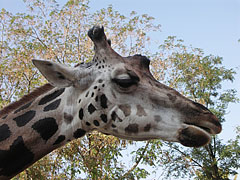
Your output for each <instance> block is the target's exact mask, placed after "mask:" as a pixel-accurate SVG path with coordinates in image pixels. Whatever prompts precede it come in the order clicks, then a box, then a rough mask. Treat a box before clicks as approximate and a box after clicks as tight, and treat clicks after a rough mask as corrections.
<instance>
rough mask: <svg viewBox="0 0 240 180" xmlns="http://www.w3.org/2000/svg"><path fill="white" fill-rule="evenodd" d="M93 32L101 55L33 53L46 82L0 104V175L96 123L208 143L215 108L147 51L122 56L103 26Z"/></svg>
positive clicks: (129, 133) (109, 129) (108, 130)
mask: <svg viewBox="0 0 240 180" xmlns="http://www.w3.org/2000/svg"><path fill="white" fill-rule="evenodd" d="M88 36H89V37H90V38H91V40H92V41H93V43H94V50H95V56H94V58H93V60H92V61H91V62H89V63H86V64H79V65H78V66H76V67H74V68H71V67H68V66H66V65H63V64H59V63H55V62H52V61H43V60H33V63H34V65H35V66H36V67H37V68H38V69H39V71H40V72H41V73H42V74H43V76H45V78H46V79H47V80H48V81H49V83H50V84H46V85H44V86H42V87H40V88H38V89H36V90H35V91H33V92H32V93H30V94H28V95H26V96H24V97H23V98H22V99H20V100H19V101H17V102H15V103H13V104H10V105H9V106H7V107H5V108H4V109H2V110H1V111H0V118H1V120H0V179H9V178H11V177H13V176H15V175H16V174H18V173H19V172H21V171H23V170H24V169H26V168H27V167H29V166H30V165H31V164H33V163H34V162H36V161H37V160H39V159H40V158H42V157H43V156H45V155H46V154H48V153H49V152H51V151H52V150H54V149H57V148H58V147H60V146H63V145H64V144H66V143H67V142H69V141H71V140H73V139H76V138H80V137H82V136H84V135H85V134H86V133H89V132H91V131H93V130H98V131H100V132H102V133H105V134H109V135H114V136H117V137H120V138H124V139H130V140H149V139H162V140H166V141H174V142H179V143H181V144H182V145H184V146H189V147H199V146H204V145H206V144H207V143H208V142H209V141H210V139H211V135H214V134H217V133H220V132H221V124H220V123H219V121H218V119H217V118H216V116H215V115H214V114H213V113H212V112H210V111H209V110H208V109H207V108H206V107H204V106H203V105H201V104H199V103H196V102H193V101H191V100H190V99H187V98H186V97H184V96H182V95H181V94H179V93H178V92H177V91H176V90H174V89H172V88H170V87H167V86H165V85H163V84H161V83H160V82H158V81H157V80H155V79H154V77H153V76H152V74H151V73H150V71H149V64H150V61H149V59H148V58H147V57H145V56H142V55H134V56H129V57H122V56H120V55H119V54H117V53H116V52H115V51H114V50H113V49H112V48H111V45H110V44H111V43H109V41H108V40H107V38H106V36H105V33H104V29H103V27H100V26H94V27H93V28H92V29H90V30H89V32H88Z"/></svg>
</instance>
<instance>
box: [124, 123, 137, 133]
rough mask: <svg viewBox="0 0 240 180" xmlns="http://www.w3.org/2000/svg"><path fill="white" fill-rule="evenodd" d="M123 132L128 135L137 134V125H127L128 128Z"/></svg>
mask: <svg viewBox="0 0 240 180" xmlns="http://www.w3.org/2000/svg"><path fill="white" fill-rule="evenodd" d="M125 132H126V133H128V134H132V133H138V124H129V125H128V127H126V128H125Z"/></svg>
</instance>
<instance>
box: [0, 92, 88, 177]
mask: <svg viewBox="0 0 240 180" xmlns="http://www.w3.org/2000/svg"><path fill="white" fill-rule="evenodd" d="M49 89H50V88H49ZM68 91H71V89H70V88H52V89H51V90H49V91H47V92H45V93H44V94H42V95H40V96H39V97H37V98H29V97H28V98H29V99H28V100H29V101H27V102H26V103H23V102H21V103H19V102H18V103H19V104H21V106H20V107H18V108H16V104H15V105H14V106H15V109H14V108H13V106H12V107H11V108H8V110H9V109H11V110H12V111H11V112H8V113H7V110H6V109H5V110H4V112H5V113H2V119H1V121H0V147H1V149H0V179H4V178H6V179H9V178H11V177H13V176H14V175H16V174H17V173H19V172H21V171H22V170H23V169H25V168H26V167H28V166H30V165H31V164H33V163H34V162H36V161H37V160H39V159H40V158H42V157H43V156H45V155H46V154H48V153H50V152H51V151H53V150H54V149H56V148H58V147H60V146H62V145H64V144H66V143H67V142H69V141H71V140H73V139H75V138H79V137H81V136H83V135H85V133H86V130H84V129H82V128H81V127H82V126H81V121H79V120H78V121H74V118H76V114H77V113H78V112H77V110H74V108H73V107H74V106H70V104H71V105H74V103H77V101H78V100H76V99H74V98H73V97H74V95H73V94H71V93H70V94H71V95H72V98H71V96H69V95H68V94H69V92H68ZM67 96H69V97H67ZM25 98H27V97H25ZM20 101H21V100H20ZM13 109H14V110H13ZM2 112H3V111H2ZM6 113H7V114H6ZM77 122H79V123H78V124H77V126H76V123H77ZM71 123H75V124H74V125H71ZM75 126H76V127H77V129H74V128H75Z"/></svg>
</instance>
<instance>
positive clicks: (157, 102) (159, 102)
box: [149, 95, 170, 108]
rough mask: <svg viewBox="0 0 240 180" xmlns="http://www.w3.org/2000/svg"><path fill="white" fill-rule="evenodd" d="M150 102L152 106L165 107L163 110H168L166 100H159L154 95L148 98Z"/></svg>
mask: <svg viewBox="0 0 240 180" xmlns="http://www.w3.org/2000/svg"><path fill="white" fill-rule="evenodd" d="M149 99H150V101H152V103H153V105H154V106H157V107H158V106H160V107H165V108H170V105H169V104H168V103H167V101H166V100H162V99H159V97H157V96H155V95H150V96H149Z"/></svg>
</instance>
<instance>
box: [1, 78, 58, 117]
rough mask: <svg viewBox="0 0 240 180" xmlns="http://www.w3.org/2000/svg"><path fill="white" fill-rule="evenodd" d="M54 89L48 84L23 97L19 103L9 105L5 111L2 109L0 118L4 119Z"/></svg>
mask: <svg viewBox="0 0 240 180" xmlns="http://www.w3.org/2000/svg"><path fill="white" fill-rule="evenodd" d="M53 88H54V87H53V86H52V85H51V84H49V83H47V84H44V85H43V86H40V87H38V88H36V89H34V90H33V91H32V92H30V93H29V94H27V95H25V96H23V97H22V98H21V99H19V100H18V101H15V102H13V103H11V104H9V105H7V106H6V107H4V108H3V109H1V110H0V117H3V116H4V115H7V114H8V113H10V112H12V111H13V110H15V109H17V108H18V107H20V106H22V105H24V104H26V103H27V102H29V101H31V100H33V99H35V98H36V97H37V96H39V95H41V94H44V93H46V92H48V91H50V90H51V89H53Z"/></svg>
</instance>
